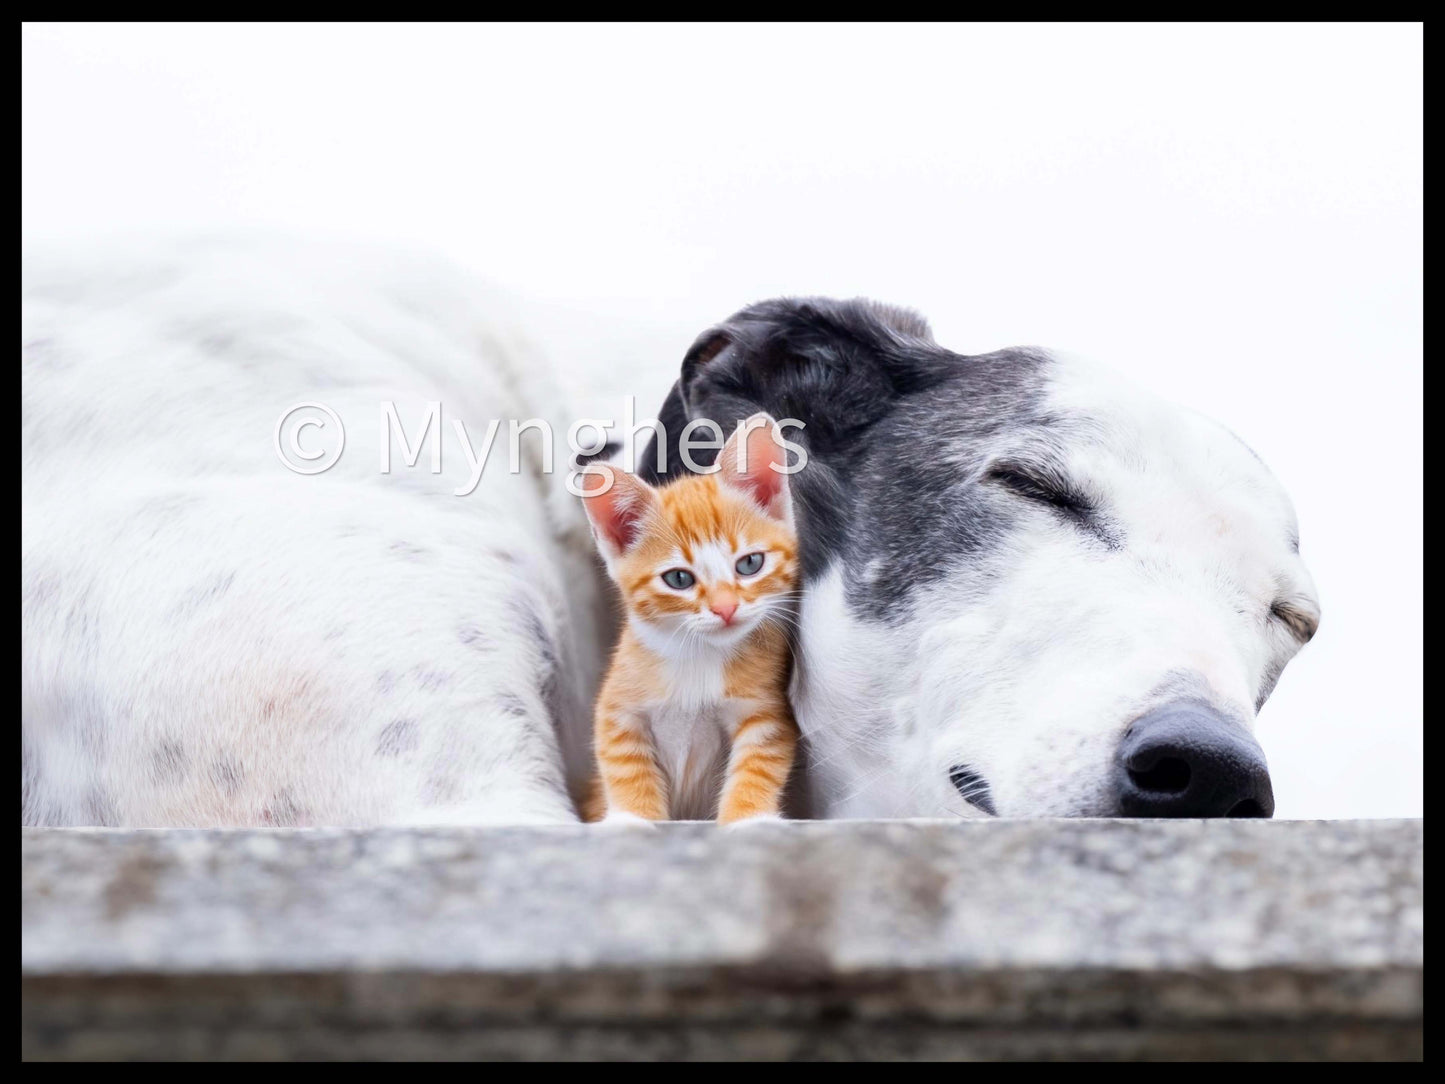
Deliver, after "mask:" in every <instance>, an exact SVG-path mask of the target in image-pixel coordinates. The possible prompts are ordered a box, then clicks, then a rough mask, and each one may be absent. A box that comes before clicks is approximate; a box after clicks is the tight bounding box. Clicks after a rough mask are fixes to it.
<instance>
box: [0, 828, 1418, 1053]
mask: <svg viewBox="0 0 1445 1084" xmlns="http://www.w3.org/2000/svg"><path fill="white" fill-rule="evenodd" d="M1423 839H1424V833H1423V824H1422V822H1420V821H1360V822H1260V821H1216V822H1200V821H1173V822H1165V821H1017V822H1007V821H1004V822H1000V821H972V822H956V823H955V822H948V823H943V822H886V823H871V822H870V823H848V822H807V823H792V824H772V825H762V826H756V827H752V828H743V829H731V830H723V829H718V828H716V827H715V826H712V825H702V824H673V825H665V826H662V827H659V828H656V829H652V830H646V829H642V830H638V829H634V830H620V831H609V830H605V829H597V828H588V827H581V826H578V827H568V828H529V829H521V828H518V829H478V830H464V829H444V830H443V829H438V830H373V831H349V830H329V829H325V830H272V831H244V832H230V831H225V832H223V831H214V832H208V831H119V830H105V829H97V830H38V829H30V830H23V831H22V840H21V842H22V858H21V874H22V894H21V908H22V931H21V972H22V1052H23V1055H24V1056H25V1057H26V1058H31V1059H41V1058H51V1059H53V1058H113V1057H137V1058H140V1057H144V1058H213V1057H225V1058H295V1057H306V1058H343V1057H363V1058H473V1057H478V1058H480V1057H489V1058H497V1057H519V1058H546V1057H559V1058H560V1057H573V1058H595V1057H656V1058H663V1057H665V1058H736V1057H754V1058H782V1057H812V1058H828V1057H840V1058H841V1057H849V1058H868V1057H872V1058H917V1057H923V1058H967V1057H1151V1058H1171V1057H1172V1058H1219V1057H1233V1058H1249V1057H1254V1058H1301V1057H1302V1058H1418V1057H1420V1056H1421V1052H1422V1038H1421V1034H1422V1032H1421V1028H1422V1011H1423V995H1422V985H1423V923H1424V917H1423V899H1422V881H1423V846H1424V844H1423Z"/></svg>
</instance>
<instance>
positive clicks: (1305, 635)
mask: <svg viewBox="0 0 1445 1084" xmlns="http://www.w3.org/2000/svg"><path fill="white" fill-rule="evenodd" d="M1269 616H1270V617H1272V618H1273V619H1274V620H1276V621H1279V622H1282V623H1283V624H1284V626H1285V627H1286V628H1287V629H1289V631H1290V634H1291V635H1292V636H1293V637H1294V638H1295V639H1296V640H1298V641H1299V642H1300V643H1302V644H1307V643H1309V642H1310V640H1312V639H1313V638H1314V635H1315V632H1316V630H1317V629H1318V628H1319V627H1320V619H1319V618H1318V617H1316V616H1315V615H1314V614H1311V613H1307V612H1305V611H1304V610H1301V609H1299V608H1298V607H1296V606H1293V605H1291V604H1290V603H1288V602H1276V603H1275V604H1274V605H1272V606H1271V607H1270V608H1269Z"/></svg>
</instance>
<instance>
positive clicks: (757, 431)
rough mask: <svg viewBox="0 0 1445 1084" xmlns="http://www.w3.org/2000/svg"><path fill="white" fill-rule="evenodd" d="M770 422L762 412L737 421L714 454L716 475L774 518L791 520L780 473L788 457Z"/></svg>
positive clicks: (788, 498)
mask: <svg viewBox="0 0 1445 1084" xmlns="http://www.w3.org/2000/svg"><path fill="white" fill-rule="evenodd" d="M773 425H774V423H773V418H772V415H771V414H763V413H758V414H754V415H753V416H752V417H751V418H748V419H746V420H745V421H742V422H740V423H738V427H737V430H736V431H735V432H734V433H733V435H732V436H731V437H729V438H728V442H727V443H726V444H724V445H723V449H722V451H721V452H719V453H718V458H717V461H718V463H720V464H721V469H720V470H719V472H718V477H720V478H721V479H722V481H723V482H724V483H725V484H726V485H729V486H732V487H733V488H734V489H739V490H742V492H744V493H746V494H747V495H748V496H749V497H751V498H752V499H753V500H754V501H755V502H757V504H758V506H759V507H761V508H762V510H763V511H764V512H766V513H767V514H768V515H770V516H772V517H773V518H774V519H778V520H782V521H783V522H784V523H792V521H793V502H792V498H791V496H790V495H789V493H788V476H787V475H786V474H783V473H782V470H783V468H784V467H786V466H787V465H788V459H787V456H786V455H785V454H784V451H783V446H782V445H781V444H780V443H779V442H778V441H777V440H776V439H775V438H774V436H773Z"/></svg>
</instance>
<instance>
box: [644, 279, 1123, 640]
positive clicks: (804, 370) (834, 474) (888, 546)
mask: <svg viewBox="0 0 1445 1084" xmlns="http://www.w3.org/2000/svg"><path fill="white" fill-rule="evenodd" d="M1050 364H1051V362H1050V359H1049V356H1048V354H1046V353H1045V352H1044V351H1042V350H1037V349H1032V348H1016V349H1009V350H1000V351H996V352H994V353H991V354H978V355H964V354H955V353H953V352H952V351H950V350H945V349H944V348H943V347H941V346H939V345H938V344H937V343H935V342H934V341H933V338H932V335H931V333H930V332H929V330H928V326H927V324H926V323H925V322H924V321H923V319H922V318H921V317H919V316H917V315H915V314H913V313H911V312H908V311H906V310H903V309H895V308H891V307H888V306H883V305H879V304H877V303H876V302H871V301H862V300H855V301H833V300H828V299H824V298H805V299H795V300H794V299H784V300H776V301H765V302H762V303H760V304H757V305H753V306H750V307H749V308H746V309H743V310H742V311H741V312H739V313H737V314H736V315H734V316H733V317H731V318H730V319H728V320H727V321H725V322H724V323H722V324H719V325H718V326H716V327H714V328H711V329H710V330H708V331H706V332H704V333H703V334H702V335H701V336H700V337H699V338H698V339H697V341H696V342H695V343H694V344H693V346H692V348H691V349H690V350H689V351H688V353H687V356H686V357H684V358H683V362H682V373H681V375H680V377H679V378H678V381H677V383H676V384H674V386H673V388H672V392H671V393H670V394H669V395H668V397H667V401H666V402H665V403H664V404H663V407H662V410H661V411H660V413H659V420H660V421H662V422H663V424H664V425H665V427H666V433H667V468H668V469H667V475H668V476H675V475H676V474H678V473H680V472H681V471H682V470H684V469H686V468H685V466H684V464H683V462H682V459H681V455H680V446H679V438H680V436H681V433H682V430H683V427H684V426H685V425H686V424H687V422H689V421H691V420H693V419H696V418H709V419H712V420H713V421H715V422H717V423H719V424H721V425H722V426H723V427H724V429H725V430H726V432H728V433H731V432H732V430H733V428H734V427H735V426H736V425H737V423H738V422H740V421H741V420H743V419H744V418H746V417H748V416H749V415H751V414H753V413H755V412H757V411H759V410H765V411H767V412H768V413H770V414H771V415H772V416H773V417H774V418H778V419H783V418H795V419H797V420H798V421H801V422H803V423H804V424H805V427H804V428H803V429H802V430H801V431H798V430H791V431H786V432H785V436H786V437H787V439H788V440H790V441H792V442H794V443H796V444H799V445H801V446H803V447H804V448H806V450H807V454H808V464H807V466H806V467H805V468H804V469H803V470H802V471H800V472H799V473H797V474H795V475H793V476H792V479H791V483H792V491H793V502H794V509H795V514H796V516H797V519H798V525H799V535H800V544H801V549H802V558H803V572H804V576H805V578H809V579H811V578H815V577H817V576H818V575H819V574H821V573H822V572H823V571H824V570H825V569H826V568H828V567H829V566H830V565H831V564H833V563H834V562H835V561H836V560H840V559H841V560H843V561H844V562H845V564H846V566H847V570H848V573H849V574H848V577H847V579H848V599H849V603H850V605H851V606H853V607H854V608H855V609H856V610H858V611H859V612H860V613H866V614H869V615H871V616H879V617H884V618H889V617H894V616H900V615H902V614H903V613H905V612H906V610H907V604H908V600H909V598H910V596H911V593H912V591H913V590H914V589H916V588H917V587H919V586H920V585H923V584H927V583H931V582H935V581H937V580H939V579H940V578H941V577H943V576H945V575H947V573H948V571H949V570H950V568H952V567H954V566H956V564H957V562H959V561H968V560H971V559H974V558H975V557H976V556H977V555H978V554H979V553H980V552H982V551H985V550H988V549H989V548H991V547H996V546H998V545H999V544H1000V543H1001V541H1002V540H1003V538H1004V537H1005V536H1007V535H1008V534H1009V533H1011V532H1012V531H1013V530H1014V529H1015V528H1016V526H1017V525H1018V523H1019V521H1020V519H1021V517H1022V516H1024V515H1028V514H1044V513H1042V512H1041V511H1040V510H1039V509H1037V508H1033V507H1031V506H1030V503H1029V501H1028V500H1026V499H1021V498H1020V495H1019V494H1018V493H1017V492H1010V491H1009V490H1008V487H1006V486H1004V485H1000V484H999V481H998V479H997V478H992V477H989V476H987V474H986V472H985V467H986V466H987V465H988V464H989V461H990V457H991V456H993V455H994V454H996V453H997V452H998V451H999V450H1000V449H1001V448H1003V447H1006V446H1008V445H1010V444H1014V443H1018V442H1019V441H1020V440H1022V439H1023V438H1024V437H1026V436H1028V435H1029V434H1030V433H1032V434H1033V435H1034V436H1036V437H1037V438H1038V439H1037V443H1038V444H1039V445H1040V446H1042V447H1047V446H1048V445H1049V444H1057V443H1058V442H1059V438H1058V436H1057V435H1054V436H1053V439H1050V438H1051V434H1052V431H1053V430H1055V429H1057V428H1058V427H1060V426H1061V425H1063V424H1065V423H1064V421H1063V419H1060V418H1059V417H1057V416H1056V415H1050V414H1048V413H1047V412H1046V411H1045V409H1044V407H1043V402H1042V401H1043V393H1044V389H1045V386H1046V379H1047V370H1048V368H1049V366H1050ZM656 454H657V449H656V447H655V439H654V442H653V446H650V447H649V448H648V449H647V451H646V452H645V453H644V455H643V456H642V459H641V469H642V472H643V476H644V477H646V478H647V479H648V480H649V481H653V482H656V481H657V480H658V475H657V473H656V471H655V466H656ZM715 454H716V453H715V452H713V451H710V450H698V451H695V452H694V453H693V458H694V460H695V461H697V462H699V463H706V462H711V460H712V458H713V457H714V456H715ZM1098 512H1099V510H1097V509H1094V508H1092V507H1088V506H1083V505H1080V506H1078V507H1077V508H1076V507H1073V506H1068V507H1063V506H1060V507H1056V508H1055V509H1054V513H1055V514H1058V515H1061V516H1065V515H1067V516H1072V517H1073V518H1074V520H1075V521H1076V524H1077V525H1081V526H1084V527H1086V528H1087V529H1088V530H1089V531H1090V532H1091V533H1093V534H1094V535H1095V537H1096V538H1097V539H1099V540H1104V539H1108V540H1109V541H1110V542H1113V541H1115V540H1113V539H1110V538H1109V536H1108V535H1107V532H1106V531H1105V529H1104V528H1103V527H1102V526H1101V525H1100V524H1099V523H1098V522H1095V521H1094V519H1092V518H1087V519H1085V518H1081V517H1094V516H1095V515H1096V513H1098Z"/></svg>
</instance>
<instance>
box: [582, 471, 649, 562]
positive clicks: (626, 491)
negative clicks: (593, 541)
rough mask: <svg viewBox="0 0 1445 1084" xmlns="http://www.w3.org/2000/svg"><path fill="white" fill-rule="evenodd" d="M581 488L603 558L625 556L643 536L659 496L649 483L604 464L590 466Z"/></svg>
mask: <svg viewBox="0 0 1445 1084" xmlns="http://www.w3.org/2000/svg"><path fill="white" fill-rule="evenodd" d="M579 486H580V488H581V490H582V507H583V508H585V509H586V510H587V518H588V519H589V520H591V521H592V533H593V534H595V535H596V536H597V545H598V547H599V548H600V549H601V550H602V552H603V555H604V556H606V557H607V558H609V559H610V558H613V557H617V556H619V555H620V554H623V553H626V552H627V550H629V549H631V548H632V545H633V543H635V542H636V541H637V539H638V536H639V535H640V534H641V533H642V521H643V520H644V519H645V518H646V517H647V514H648V513H649V512H650V511H652V509H653V508H654V507H655V506H656V504H657V494H656V493H655V492H653V489H652V487H651V486H649V485H648V484H647V483H646V482H643V481H641V480H639V479H637V478H634V477H633V476H632V475H630V474H628V473H627V472H626V471H622V470H617V469H615V468H613V467H609V466H606V465H604V464H589V465H588V466H587V467H586V469H585V470H584V471H583V472H582V478H581V481H580V483H579Z"/></svg>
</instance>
